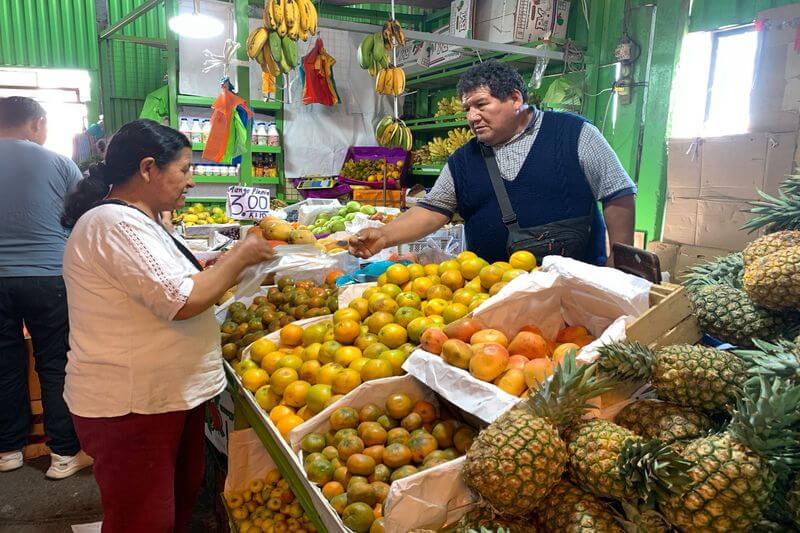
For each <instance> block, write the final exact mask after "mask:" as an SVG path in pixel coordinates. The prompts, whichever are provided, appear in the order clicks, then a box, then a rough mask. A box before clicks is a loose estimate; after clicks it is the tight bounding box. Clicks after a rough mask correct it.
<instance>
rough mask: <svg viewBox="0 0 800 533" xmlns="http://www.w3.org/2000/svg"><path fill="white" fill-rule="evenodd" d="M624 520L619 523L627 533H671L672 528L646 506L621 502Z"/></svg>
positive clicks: (656, 512)
mask: <svg viewBox="0 0 800 533" xmlns="http://www.w3.org/2000/svg"><path fill="white" fill-rule="evenodd" d="M619 503H620V505H621V506H622V509H623V511H624V518H621V519H620V520H619V521H620V523H621V524H622V527H623V528H624V529H625V531H626V533H669V532H670V531H672V527H671V526H670V525H669V524H668V523H667V520H666V519H665V518H664V516H663V515H661V514H660V513H659V512H658V511H656V510H654V509H650V508H649V507H647V506H646V505H641V506H637V505H634V504H632V503H629V502H624V501H621V502H619Z"/></svg>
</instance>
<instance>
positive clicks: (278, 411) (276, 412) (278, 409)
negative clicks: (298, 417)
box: [269, 405, 294, 424]
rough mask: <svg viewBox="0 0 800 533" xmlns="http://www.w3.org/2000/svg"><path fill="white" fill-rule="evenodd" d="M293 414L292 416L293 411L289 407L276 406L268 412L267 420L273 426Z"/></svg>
mask: <svg viewBox="0 0 800 533" xmlns="http://www.w3.org/2000/svg"><path fill="white" fill-rule="evenodd" d="M293 414H294V409H292V408H291V407H287V406H285V405H276V406H275V407H273V408H272V410H271V411H270V412H269V419H270V420H272V423H273V424H277V423H278V422H280V421H281V420H283V419H284V418H286V417H287V416H289V415H293Z"/></svg>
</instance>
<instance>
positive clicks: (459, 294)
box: [453, 287, 477, 305]
mask: <svg viewBox="0 0 800 533" xmlns="http://www.w3.org/2000/svg"><path fill="white" fill-rule="evenodd" d="M475 294H477V293H476V292H475V291H473V290H472V289H468V288H466V287H462V288H460V289H457V290H455V291H454V292H453V302H454V303H457V304H464V305H469V304H470V302H472V299H473V298H475Z"/></svg>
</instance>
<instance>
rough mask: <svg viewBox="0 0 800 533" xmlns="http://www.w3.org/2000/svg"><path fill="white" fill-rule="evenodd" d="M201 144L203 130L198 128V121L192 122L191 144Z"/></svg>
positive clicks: (200, 127)
mask: <svg viewBox="0 0 800 533" xmlns="http://www.w3.org/2000/svg"><path fill="white" fill-rule="evenodd" d="M202 142H203V128H202V126H200V119H198V118H196V119H193V120H192V143H198V144H199V143H202Z"/></svg>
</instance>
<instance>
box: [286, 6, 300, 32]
mask: <svg viewBox="0 0 800 533" xmlns="http://www.w3.org/2000/svg"><path fill="white" fill-rule="evenodd" d="M283 17H284V18H285V19H286V28H287V29H289V30H291V29H293V28H294V26H295V22H297V4H295V2H294V0H283Z"/></svg>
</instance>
